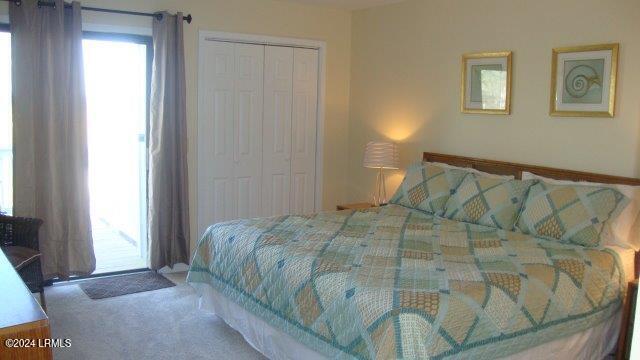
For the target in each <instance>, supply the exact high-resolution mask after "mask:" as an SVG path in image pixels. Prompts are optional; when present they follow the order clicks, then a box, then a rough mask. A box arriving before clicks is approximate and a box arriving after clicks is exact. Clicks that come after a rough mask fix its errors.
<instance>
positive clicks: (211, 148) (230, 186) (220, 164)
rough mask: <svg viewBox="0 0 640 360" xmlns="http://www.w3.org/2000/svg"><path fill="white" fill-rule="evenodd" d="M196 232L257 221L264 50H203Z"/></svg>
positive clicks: (228, 46)
mask: <svg viewBox="0 0 640 360" xmlns="http://www.w3.org/2000/svg"><path fill="white" fill-rule="evenodd" d="M200 51H201V55H200V69H199V74H200V79H199V96H198V98H199V104H198V108H199V115H198V116H199V119H198V204H199V205H198V224H199V226H198V227H199V229H198V231H199V232H200V234H201V233H202V232H203V231H204V230H205V229H206V227H207V226H209V225H211V224H214V223H216V222H220V221H225V220H231V219H236V218H241V217H253V216H259V215H260V214H259V210H258V209H260V202H261V196H260V193H261V188H260V184H261V176H262V168H261V166H262V154H261V152H262V89H263V82H262V80H263V77H262V76H263V63H264V46H262V45H248V44H233V43H227V42H217V41H206V42H204V44H203V45H202V46H201V48H200Z"/></svg>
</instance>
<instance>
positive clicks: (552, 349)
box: [191, 283, 622, 360]
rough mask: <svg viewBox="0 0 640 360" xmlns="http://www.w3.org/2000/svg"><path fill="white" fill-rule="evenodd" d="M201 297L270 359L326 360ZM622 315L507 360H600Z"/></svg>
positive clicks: (213, 295)
mask: <svg viewBox="0 0 640 360" xmlns="http://www.w3.org/2000/svg"><path fill="white" fill-rule="evenodd" d="M191 285H192V286H193V287H194V288H195V289H196V291H197V292H198V295H199V296H200V301H199V307H200V309H202V310H203V311H206V312H210V313H213V314H215V315H217V316H218V317H220V318H221V319H222V320H224V322H226V323H227V324H228V325H229V326H231V327H232V328H233V329H235V330H237V331H238V332H239V333H240V334H242V336H243V337H244V339H245V340H246V341H247V342H248V343H249V344H250V345H251V346H252V347H253V348H255V349H256V350H258V351H259V352H261V353H262V354H263V355H264V356H266V357H267V358H269V359H274V360H275V359H313V360H315V359H326V357H325V356H324V355H322V354H320V353H318V352H316V351H314V350H312V349H310V348H308V347H307V346H305V345H303V344H302V343H300V342H298V341H297V340H296V339H294V338H292V337H291V336H289V335H287V334H285V333H283V332H281V331H280V330H278V329H276V328H274V327H272V326H271V325H269V324H268V323H266V322H265V321H264V320H262V319H260V318H258V317H257V316H255V315H253V314H252V313H250V312H249V311H247V310H244V309H243V308H242V307H240V306H239V305H238V304H236V303H234V302H233V301H230V300H228V299H227V298H225V297H224V296H222V295H221V294H220V293H219V292H218V291H216V290H215V289H213V288H212V287H211V286H210V285H208V284H202V283H193V284H191ZM621 317H622V314H621V311H618V312H617V313H616V314H615V315H613V316H612V317H610V318H609V319H607V320H606V321H603V322H602V323H600V324H598V325H597V326H595V327H593V328H591V329H588V330H585V331H583V332H579V333H577V334H574V335H571V336H568V337H565V338H561V339H558V340H555V341H552V342H549V343H546V344H541V345H538V346H536V347H533V348H530V349H527V350H525V351H522V352H519V353H517V354H513V355H511V356H508V357H507V358H506V359H513V360H515V359H519V360H520V359H523V360H534V359H535V360H539V359H549V360H551V359H553V360H572V359H580V360H583V359H584V360H601V359H603V358H604V357H605V356H606V355H608V354H610V353H611V352H612V351H613V349H614V348H615V346H616V342H617V338H618V332H619V330H620V318H621Z"/></svg>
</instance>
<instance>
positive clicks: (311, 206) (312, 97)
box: [290, 48, 320, 214]
mask: <svg viewBox="0 0 640 360" xmlns="http://www.w3.org/2000/svg"><path fill="white" fill-rule="evenodd" d="M292 108H293V112H292V120H291V126H292V127H291V139H292V140H291V199H290V204H291V205H290V206H291V209H290V210H291V213H294V214H303V213H304V214H306V213H312V212H313V211H314V210H315V202H314V199H315V182H316V180H317V179H316V132H317V129H316V124H317V116H318V115H317V110H318V50H312V49H299V48H296V49H294V54H293V106H292ZM318 181H320V180H318Z"/></svg>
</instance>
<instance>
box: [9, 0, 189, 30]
mask: <svg viewBox="0 0 640 360" xmlns="http://www.w3.org/2000/svg"><path fill="white" fill-rule="evenodd" d="M0 1H7V2H12V3H14V4H16V6H20V5H21V4H22V0H0ZM38 6H39V7H40V6H48V7H56V3H55V2H53V1H38ZM64 6H65V7H70V6H71V5H70V4H67V3H65V4H64ZM81 8H82V10H86V11H96V12H105V13H111V14H124V15H137V16H149V17H154V18H156V19H158V20H162V13H159V12H158V13H145V12H138V11H127V10H116V9H103V8H97V7H90V6H82V7H81ZM183 20H184V21H186V22H187V23H188V24H191V20H193V17H192V16H191V14H189V15H187V16H185V17H184V18H183Z"/></svg>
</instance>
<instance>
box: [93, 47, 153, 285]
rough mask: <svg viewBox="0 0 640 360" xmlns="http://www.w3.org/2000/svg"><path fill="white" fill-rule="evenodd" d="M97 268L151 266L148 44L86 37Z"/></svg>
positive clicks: (111, 270) (114, 269)
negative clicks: (148, 259)
mask: <svg viewBox="0 0 640 360" xmlns="http://www.w3.org/2000/svg"><path fill="white" fill-rule="evenodd" d="M83 50H84V63H85V65H84V69H85V83H86V95H87V120H88V121H87V122H88V126H87V127H88V143H89V186H90V198H91V220H92V224H93V240H94V249H95V253H96V262H97V264H96V267H97V269H96V273H104V272H113V271H121V270H130V269H138V268H145V267H147V264H146V250H147V247H146V246H147V244H146V223H147V222H146V206H147V204H146V198H147V191H146V173H147V171H146V169H147V165H146V128H147V126H146V124H147V66H148V64H147V45H146V44H139V43H135V42H127V41H121V40H108V39H103V38H99V39H85V40H84V42H83Z"/></svg>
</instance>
